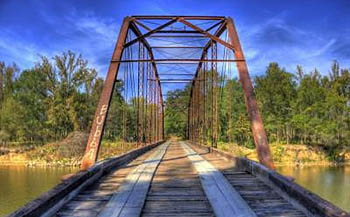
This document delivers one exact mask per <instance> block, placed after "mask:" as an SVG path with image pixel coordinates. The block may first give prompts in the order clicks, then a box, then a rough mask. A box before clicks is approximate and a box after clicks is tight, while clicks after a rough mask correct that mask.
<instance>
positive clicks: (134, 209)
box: [99, 142, 170, 217]
mask: <svg viewBox="0 0 350 217" xmlns="http://www.w3.org/2000/svg"><path fill="white" fill-rule="evenodd" d="M169 144H170V143H169V142H167V143H164V144H162V145H161V146H160V147H158V148H157V149H156V151H155V152H154V153H153V154H152V155H151V156H150V157H149V158H147V159H146V160H145V161H144V162H143V163H142V164H141V165H139V166H137V167H136V168H135V169H134V170H133V171H132V172H131V173H130V174H129V175H128V176H127V177H126V179H125V181H124V182H123V183H122V185H121V186H120V187H119V188H118V190H117V192H116V193H115V194H114V195H113V196H112V198H111V200H110V201H109V202H108V203H107V205H106V206H105V208H104V209H103V210H102V211H101V213H100V214H99V217H107V216H139V215H140V213H141V210H142V207H143V204H144V202H145V199H146V195H147V192H148V189H149V186H150V183H151V180H152V177H153V175H154V172H155V171H156V168H157V166H158V165H159V163H160V161H161V160H162V158H163V156H164V154H165V152H166V150H167V148H168V146H169Z"/></svg>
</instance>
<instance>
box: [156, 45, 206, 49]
mask: <svg viewBox="0 0 350 217" xmlns="http://www.w3.org/2000/svg"><path fill="white" fill-rule="evenodd" d="M151 48H152V49H153V48H155V49H168V48H175V49H182V48H184V49H186V48H192V49H203V48H204V47H199V46H198V47H196V46H178V47H175V46H173V47H165V46H153V47H151Z"/></svg>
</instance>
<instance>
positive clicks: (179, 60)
mask: <svg viewBox="0 0 350 217" xmlns="http://www.w3.org/2000/svg"><path fill="white" fill-rule="evenodd" d="M241 61H245V60H244V59H234V60H228V59H134V60H118V61H117V62H120V63H131V62H132V63H138V62H171V63H173V62H176V63H177V62H180V63H181V62H184V63H185V62H195V63H196V64H197V62H241Z"/></svg>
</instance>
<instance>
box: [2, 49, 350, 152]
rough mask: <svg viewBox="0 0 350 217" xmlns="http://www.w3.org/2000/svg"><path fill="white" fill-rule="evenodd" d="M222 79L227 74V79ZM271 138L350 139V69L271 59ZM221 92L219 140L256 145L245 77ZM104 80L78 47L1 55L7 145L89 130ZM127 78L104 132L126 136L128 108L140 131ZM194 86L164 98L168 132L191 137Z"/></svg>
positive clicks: (262, 102) (264, 109)
mask: <svg viewBox="0 0 350 217" xmlns="http://www.w3.org/2000/svg"><path fill="white" fill-rule="evenodd" d="M220 79H222V78H220ZM253 82H254V86H255V92H256V95H257V99H258V103H259V107H260V111H261V113H262V116H263V120H264V124H265V128H266V131H267V133H268V136H269V140H270V142H274V141H277V142H281V143H301V144H309V145H323V146H327V147H338V146H350V72H349V69H341V68H340V67H339V64H338V62H336V61H334V63H333V64H332V66H331V68H330V70H329V73H328V75H327V76H325V75H321V74H320V73H319V71H318V70H317V69H315V70H314V71H312V72H310V73H305V72H304V70H303V69H302V68H301V67H300V66H298V67H297V69H296V73H290V72H287V71H286V70H285V69H283V68H281V67H280V66H279V65H278V64H277V63H271V64H270V65H269V66H268V67H267V70H266V73H265V74H264V75H262V76H258V77H255V78H254V79H253ZM223 84H224V85H223V88H222V90H220V97H219V123H220V124H219V125H220V126H219V140H220V141H223V142H236V143H238V144H240V145H245V146H250V147H252V145H253V140H252V136H251V130H250V124H249V121H248V116H247V112H246V108H245V104H244V99H243V93H242V89H241V86H240V83H239V81H238V80H235V79H231V80H226V81H225V82H223ZM102 87H103V80H102V79H101V78H98V77H97V72H96V70H95V69H92V68H89V67H88V64H87V61H86V60H85V59H83V58H82V57H81V56H80V55H76V54H74V53H72V52H71V51H68V52H64V53H62V54H61V55H57V56H55V57H53V58H48V57H41V60H40V61H39V62H38V63H37V64H36V65H35V66H34V67H33V68H31V69H26V70H23V71H20V70H19V69H18V67H17V66H16V65H15V64H12V65H5V63H3V62H0V144H1V143H5V142H35V141H37V142H47V141H56V140H60V139H62V138H64V137H66V136H67V135H68V134H69V133H70V132H72V131H88V130H89V128H90V125H91V122H92V119H93V116H94V113H95V108H96V105H97V102H98V99H99V95H100V93H101V91H102ZM122 89H123V83H121V82H119V83H117V84H116V87H115V93H114V94H113V99H112V105H111V109H110V111H109V115H108V117H107V126H106V127H105V133H104V137H105V138H106V139H110V140H112V139H116V138H121V137H122V124H121V123H122V121H123V120H122V115H121V113H122V109H123V108H124V109H126V115H127V117H128V118H127V121H128V123H127V125H128V127H127V130H126V131H127V134H128V135H126V136H127V138H129V137H130V138H131V137H132V136H134V135H135V134H136V133H135V132H136V127H135V126H133V125H135V124H132V123H134V122H135V120H134V119H135V118H136V110H135V105H133V104H135V103H134V101H135V99H134V100H132V102H129V103H130V104H131V105H127V106H126V104H125V102H124V100H123V97H122V94H121V92H122ZM189 92H190V87H189V86H187V87H186V88H185V89H184V90H174V91H170V92H168V94H167V100H166V101H165V107H166V109H165V130H166V133H167V134H168V135H177V136H181V137H185V136H186V130H187V129H186V128H187V110H188V102H189V98H188V97H189Z"/></svg>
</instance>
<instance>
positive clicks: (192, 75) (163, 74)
mask: <svg viewBox="0 0 350 217" xmlns="http://www.w3.org/2000/svg"><path fill="white" fill-rule="evenodd" d="M161 75H171V76H173V75H174V76H194V74H176V73H173V74H170V73H161V74H159V76H161Z"/></svg>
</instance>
